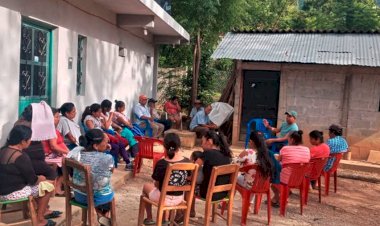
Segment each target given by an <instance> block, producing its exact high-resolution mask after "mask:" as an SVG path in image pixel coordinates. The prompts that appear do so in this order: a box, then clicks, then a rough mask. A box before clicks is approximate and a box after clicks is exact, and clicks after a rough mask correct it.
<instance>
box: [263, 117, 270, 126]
mask: <svg viewBox="0 0 380 226" xmlns="http://www.w3.org/2000/svg"><path fill="white" fill-rule="evenodd" d="M263 124H264V126H265V127H266V128H267V127H268V126H269V122H268V120H266V119H263Z"/></svg>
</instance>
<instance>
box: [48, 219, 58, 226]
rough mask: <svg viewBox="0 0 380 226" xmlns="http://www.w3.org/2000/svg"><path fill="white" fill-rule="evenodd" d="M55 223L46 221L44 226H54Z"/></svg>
mask: <svg viewBox="0 0 380 226" xmlns="http://www.w3.org/2000/svg"><path fill="white" fill-rule="evenodd" d="M56 224H57V223H56V222H55V221H52V220H48V221H47V223H46V224H45V226H55V225H56Z"/></svg>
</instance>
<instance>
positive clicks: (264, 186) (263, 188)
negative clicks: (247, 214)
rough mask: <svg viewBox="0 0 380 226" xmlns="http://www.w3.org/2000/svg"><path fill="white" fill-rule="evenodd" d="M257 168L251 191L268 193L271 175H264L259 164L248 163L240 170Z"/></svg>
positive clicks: (245, 170) (246, 170)
mask: <svg viewBox="0 0 380 226" xmlns="http://www.w3.org/2000/svg"><path fill="white" fill-rule="evenodd" d="M252 169H253V170H256V174H255V178H254V181H253V185H252V189H251V191H252V192H253V193H266V192H267V191H268V190H269V189H270V176H269V177H264V176H263V175H262V174H261V172H260V169H259V166H258V165H257V164H252V165H247V166H244V167H241V168H240V171H243V172H248V171H249V170H252Z"/></svg>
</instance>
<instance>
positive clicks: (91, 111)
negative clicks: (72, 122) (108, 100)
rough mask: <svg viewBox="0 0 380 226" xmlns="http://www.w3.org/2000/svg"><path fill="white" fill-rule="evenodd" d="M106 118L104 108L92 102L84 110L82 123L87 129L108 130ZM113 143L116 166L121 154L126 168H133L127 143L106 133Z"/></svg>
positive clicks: (112, 150) (112, 149)
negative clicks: (103, 115)
mask: <svg viewBox="0 0 380 226" xmlns="http://www.w3.org/2000/svg"><path fill="white" fill-rule="evenodd" d="M110 117H112V113H111V114H110ZM105 122H106V120H105V119H104V118H102V108H101V106H100V105H99V104H92V105H91V106H89V107H86V110H85V111H84V112H83V115H82V123H83V126H84V127H85V130H91V129H99V130H101V131H103V130H107V129H108V127H107V125H106V124H105ZM106 134H107V136H108V138H109V140H110V144H111V154H112V156H114V158H115V166H117V165H116V164H117V161H118V156H119V154H120V155H121V156H122V157H123V160H124V161H125V163H126V164H127V165H126V168H125V170H133V166H132V164H130V163H131V162H130V161H129V156H128V153H127V151H126V150H125V147H126V144H125V143H123V142H120V141H119V140H118V139H117V138H115V137H114V136H113V135H111V134H109V133H106Z"/></svg>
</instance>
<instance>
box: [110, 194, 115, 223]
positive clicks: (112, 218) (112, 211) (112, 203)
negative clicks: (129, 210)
mask: <svg viewBox="0 0 380 226" xmlns="http://www.w3.org/2000/svg"><path fill="white" fill-rule="evenodd" d="M111 226H116V203H115V198H113V199H112V201H111Z"/></svg>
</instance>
